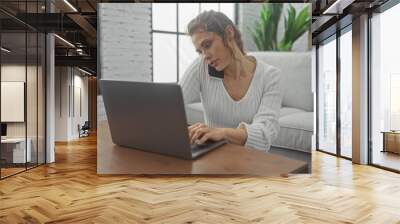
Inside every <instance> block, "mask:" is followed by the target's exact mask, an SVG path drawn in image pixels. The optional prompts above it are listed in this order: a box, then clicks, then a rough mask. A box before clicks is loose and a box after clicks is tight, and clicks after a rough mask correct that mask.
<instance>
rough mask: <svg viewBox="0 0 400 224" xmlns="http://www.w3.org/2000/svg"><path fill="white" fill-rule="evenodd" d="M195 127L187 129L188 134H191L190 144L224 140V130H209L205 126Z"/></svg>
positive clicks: (197, 125)
mask: <svg viewBox="0 0 400 224" xmlns="http://www.w3.org/2000/svg"><path fill="white" fill-rule="evenodd" d="M195 125H196V126H195ZM195 125H192V126H190V127H189V132H191V134H190V136H191V139H190V144H193V143H196V144H202V143H204V142H205V141H207V140H213V141H219V140H223V139H225V131H224V128H210V127H208V126H207V125H206V124H201V125H199V124H195ZM193 126H195V128H193Z"/></svg>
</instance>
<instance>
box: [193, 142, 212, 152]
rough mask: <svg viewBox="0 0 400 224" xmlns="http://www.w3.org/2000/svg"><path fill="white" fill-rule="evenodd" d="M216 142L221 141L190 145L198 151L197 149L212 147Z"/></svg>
mask: <svg viewBox="0 0 400 224" xmlns="http://www.w3.org/2000/svg"><path fill="white" fill-rule="evenodd" d="M216 143H219V142H215V141H206V142H204V143H202V144H191V145H190V146H191V149H192V151H196V150H202V149H206V148H209V147H212V146H213V145H215V144H216Z"/></svg>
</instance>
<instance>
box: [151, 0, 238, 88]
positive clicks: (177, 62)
mask: <svg viewBox="0 0 400 224" xmlns="http://www.w3.org/2000/svg"><path fill="white" fill-rule="evenodd" d="M204 3H207V2H204ZM224 3H231V4H233V13H234V14H233V18H234V21H233V22H234V24H235V25H236V26H237V25H238V3H232V2H218V3H216V4H218V11H219V10H220V8H221V7H220V5H221V4H224ZM153 4H163V3H151V37H152V40H153V34H154V33H161V34H171V35H175V36H176V65H175V66H176V82H179V72H180V71H179V63H180V60H179V59H180V57H179V47H180V45H179V37H180V36H188V34H187V33H185V32H180V31H179V4H198V5H199V13H200V12H201V4H202V2H199V3H179V2H176V3H175V4H176V17H175V18H176V31H165V30H157V29H154V28H153ZM151 54H152V59H153V55H154V49H153V42H152V44H151ZM151 82H154V62H153V61H152V63H151Z"/></svg>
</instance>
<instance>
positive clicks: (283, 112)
mask: <svg viewBox="0 0 400 224" xmlns="http://www.w3.org/2000/svg"><path fill="white" fill-rule="evenodd" d="M302 112H306V111H305V110H301V109H297V108H293V107H282V108H281V111H280V116H279V117H284V116H287V115H290V114H295V113H302Z"/></svg>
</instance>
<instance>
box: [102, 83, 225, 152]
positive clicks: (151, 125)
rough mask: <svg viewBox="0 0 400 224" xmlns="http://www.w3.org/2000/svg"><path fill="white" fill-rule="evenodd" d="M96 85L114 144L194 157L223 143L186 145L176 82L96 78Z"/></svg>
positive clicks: (179, 92)
mask: <svg viewBox="0 0 400 224" xmlns="http://www.w3.org/2000/svg"><path fill="white" fill-rule="evenodd" d="M100 88H101V89H100V90H101V94H102V96H103V101H104V106H105V109H106V114H107V119H108V123H109V126H110V132H111V137H112V141H113V143H114V144H117V145H120V146H125V147H130V148H134V149H139V150H143V151H148V152H153V153H159V154H164V155H170V156H174V157H179V158H183V159H194V158H196V157H198V156H200V155H203V154H204V153H206V152H209V151H210V150H212V149H215V148H217V147H219V146H221V145H223V144H225V143H226V141H225V140H223V141H217V142H212V141H208V142H206V143H205V144H201V145H197V144H192V145H190V142H189V132H188V124H187V121H186V114H185V108H184V103H183V97H182V90H181V87H180V86H179V85H178V84H175V83H150V82H130V81H114V80H100Z"/></svg>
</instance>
